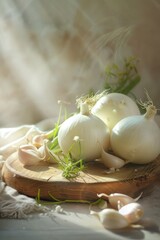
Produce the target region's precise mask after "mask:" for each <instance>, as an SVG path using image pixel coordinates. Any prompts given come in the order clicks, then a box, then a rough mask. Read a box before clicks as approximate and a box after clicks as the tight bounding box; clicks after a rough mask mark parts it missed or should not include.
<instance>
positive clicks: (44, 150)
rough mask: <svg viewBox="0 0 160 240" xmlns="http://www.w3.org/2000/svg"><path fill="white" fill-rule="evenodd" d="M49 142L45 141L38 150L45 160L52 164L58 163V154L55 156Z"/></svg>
mask: <svg viewBox="0 0 160 240" xmlns="http://www.w3.org/2000/svg"><path fill="white" fill-rule="evenodd" d="M48 142H49V141H48V140H47V139H44V140H43V145H42V146H41V147H40V148H39V149H38V152H39V153H40V156H41V157H42V158H43V159H44V160H45V161H49V162H51V163H56V162H57V161H58V160H59V159H58V156H57V155H56V154H54V153H53V152H52V151H51V150H50V149H49V147H48Z"/></svg>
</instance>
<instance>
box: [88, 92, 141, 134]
mask: <svg viewBox="0 0 160 240" xmlns="http://www.w3.org/2000/svg"><path fill="white" fill-rule="evenodd" d="M91 113H92V114H94V115H96V116H97V117H99V118H100V119H102V120H103V121H104V122H105V124H106V125H107V126H108V127H109V129H110V130H111V129H112V128H113V127H114V126H115V125H116V123H117V122H119V121H120V120H121V119H123V118H125V117H128V116H131V115H139V114H140V111H139V108H138V106H137V104H136V103H135V102H134V101H133V100H132V99H131V98H130V97H128V96H127V95H124V94H122V93H109V94H106V95H104V96H102V97H101V98H100V99H99V100H98V101H97V103H96V104H95V105H94V106H93V108H92V110H91Z"/></svg>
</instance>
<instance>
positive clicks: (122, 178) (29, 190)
mask: <svg viewBox="0 0 160 240" xmlns="http://www.w3.org/2000/svg"><path fill="white" fill-rule="evenodd" d="M159 175H160V156H159V157H158V158H157V159H155V160H154V161H153V162H152V163H150V164H145V165H135V164H128V165H126V166H125V167H123V168H121V169H119V171H115V172H111V173H109V172H108V169H107V168H106V167H105V166H104V165H103V164H102V163H100V162H98V161H93V162H88V163H87V164H86V168H85V170H84V171H83V172H81V173H80V175H79V177H77V178H76V179H72V180H67V179H65V178H64V177H63V176H62V171H61V170H60V169H59V168H58V166H57V165H56V164H49V163H47V162H43V163H41V164H39V165H36V166H26V167H24V166H23V165H22V163H21V162H20V161H19V160H18V158H17V154H16V153H15V154H13V155H11V156H10V157H9V158H8V159H7V161H6V162H5V164H4V167H3V171H2V177H3V180H4V181H5V182H6V184H7V185H9V186H11V187H13V188H15V189H16V190H17V191H18V192H20V193H22V194H25V195H27V196H30V197H34V198H35V197H36V196H37V194H38V191H39V190H40V196H41V199H43V200H51V197H50V194H52V195H53V196H54V197H55V198H58V199H59V200H66V199H71V200H89V201H94V200H96V199H97V194H98V193H102V192H104V193H107V194H110V193H115V192H121V193H125V194H128V195H130V196H132V197H133V196H135V195H136V194H138V193H139V192H141V191H145V190H146V189H147V188H148V187H149V186H151V185H153V184H154V183H155V181H156V180H157V178H158V177H159ZM150 189H151V188H150Z"/></svg>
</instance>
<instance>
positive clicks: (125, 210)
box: [119, 203, 144, 223]
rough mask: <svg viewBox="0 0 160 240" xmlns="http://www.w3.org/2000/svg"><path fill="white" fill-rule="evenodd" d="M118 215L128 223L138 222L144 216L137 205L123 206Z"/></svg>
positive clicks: (141, 209)
mask: <svg viewBox="0 0 160 240" xmlns="http://www.w3.org/2000/svg"><path fill="white" fill-rule="evenodd" d="M119 213H120V214H122V215H123V216H124V217H125V218H126V219H127V221H128V222H129V223H136V222H138V221H139V220H140V219H141V218H142V217H143V215H144V210H143V207H142V205H141V204H139V203H129V204H127V205H125V206H123V207H122V208H121V209H120V210H119Z"/></svg>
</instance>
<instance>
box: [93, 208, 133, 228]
mask: <svg viewBox="0 0 160 240" xmlns="http://www.w3.org/2000/svg"><path fill="white" fill-rule="evenodd" d="M90 214H92V215H96V216H97V217H98V218H99V220H100V222H101V223H102V224H103V226H104V227H105V228H107V229H121V228H125V227H127V226H128V225H129V222H128V221H127V219H126V218H125V217H124V216H123V215H121V214H120V213H119V212H118V211H116V210H114V209H111V208H106V209H103V210H101V211H100V212H95V211H90Z"/></svg>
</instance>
